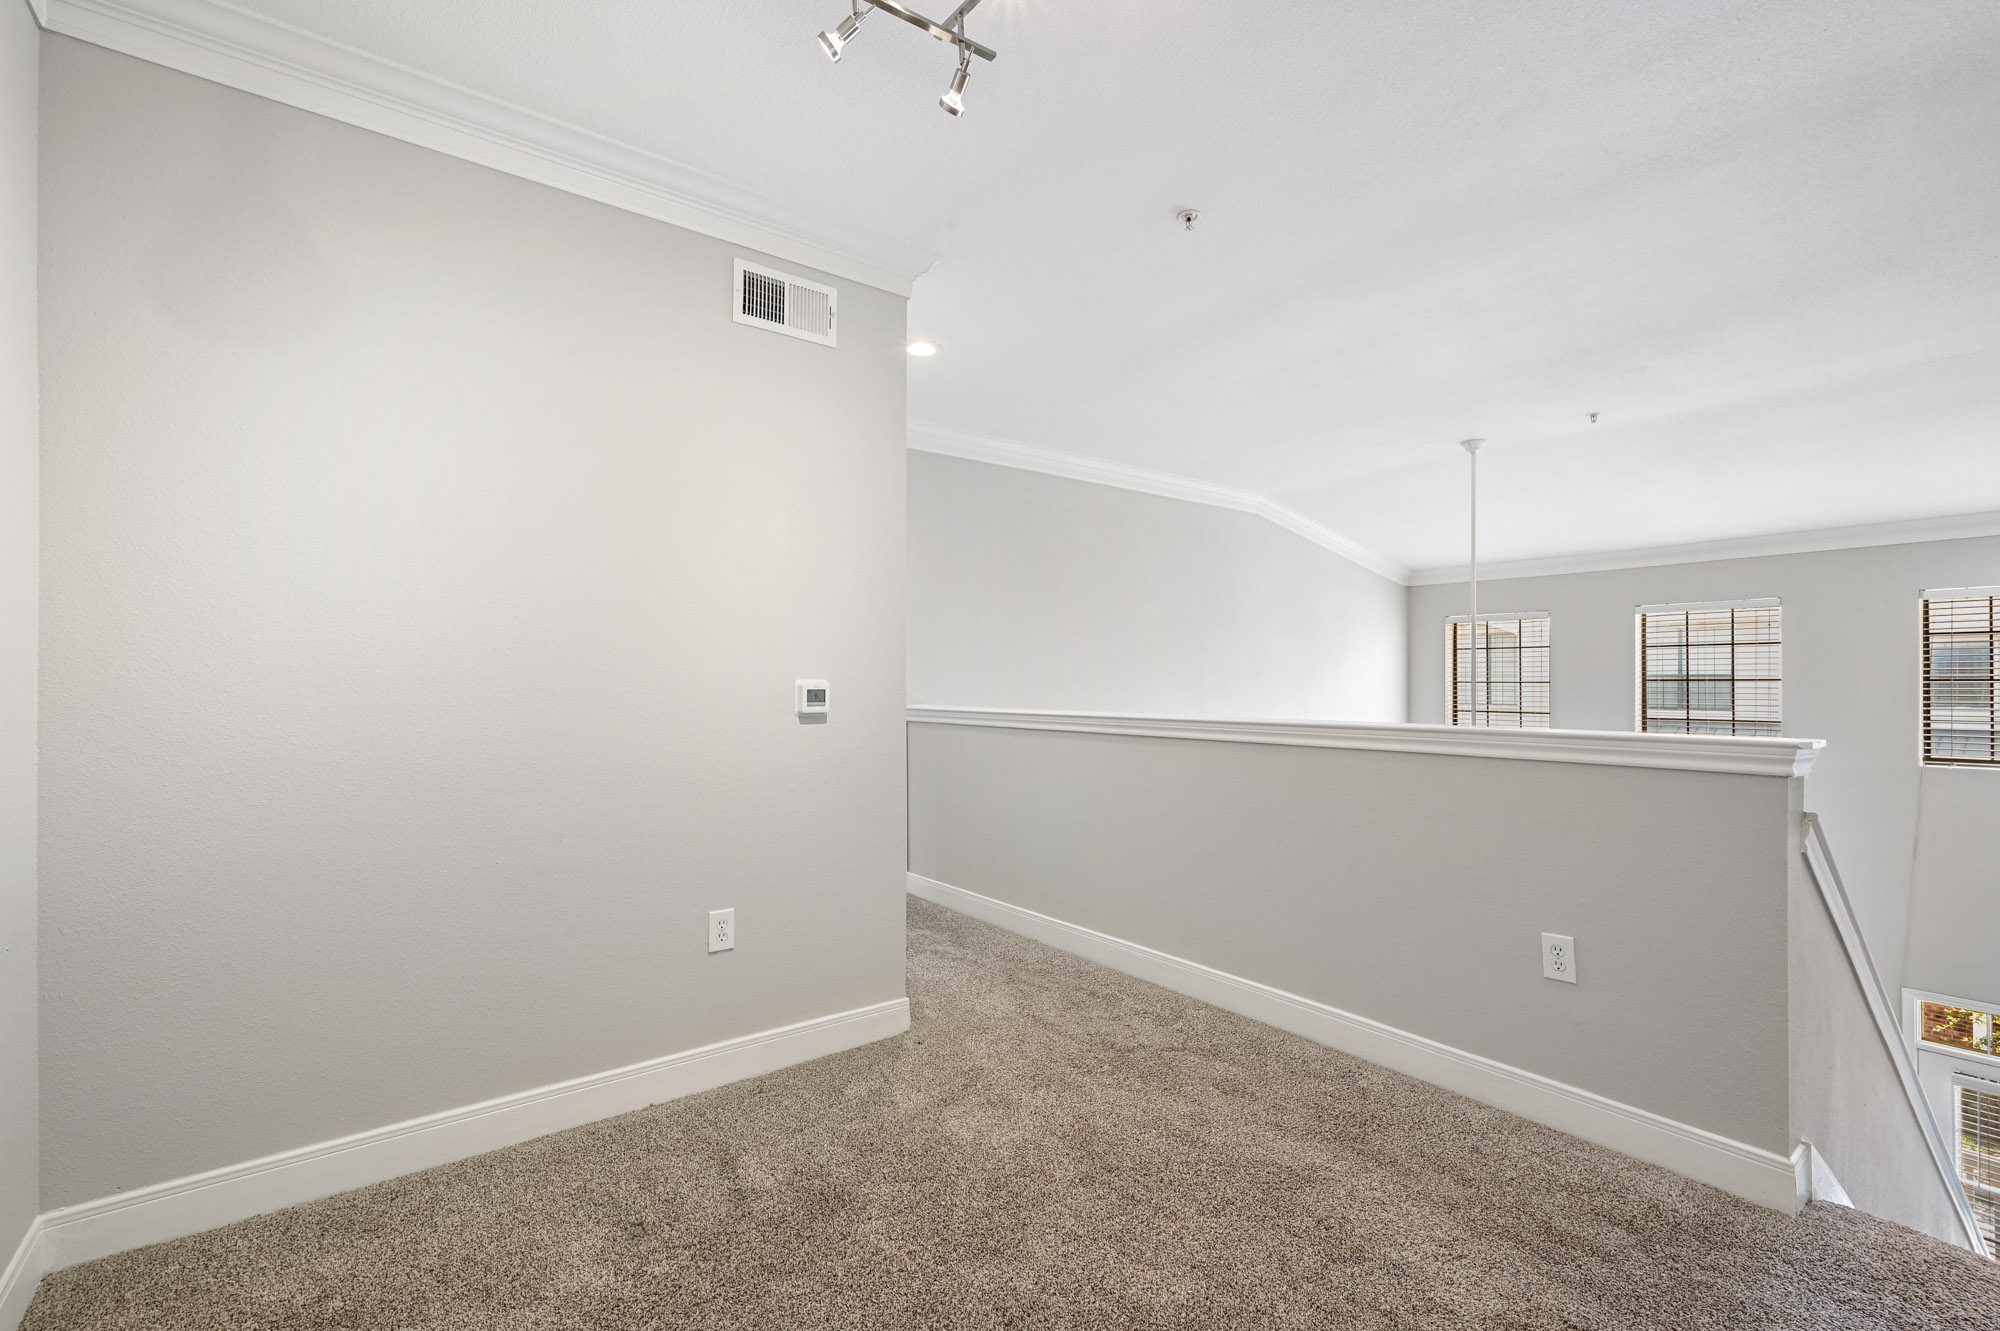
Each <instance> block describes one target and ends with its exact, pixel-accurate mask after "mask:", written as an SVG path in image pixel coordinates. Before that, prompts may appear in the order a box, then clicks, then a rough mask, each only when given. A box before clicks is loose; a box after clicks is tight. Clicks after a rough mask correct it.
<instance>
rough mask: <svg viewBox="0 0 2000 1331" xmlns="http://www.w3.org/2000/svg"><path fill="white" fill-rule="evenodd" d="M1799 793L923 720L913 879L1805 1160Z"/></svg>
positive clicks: (913, 761) (1559, 767)
mask: <svg viewBox="0 0 2000 1331" xmlns="http://www.w3.org/2000/svg"><path fill="white" fill-rule="evenodd" d="M1794 786H1795V783H1794V782H1791V781H1788V780H1786V779H1784V778H1779V777H1754V776H1727V775H1719V774H1714V773H1700V772H1668V771H1657V770H1650V769H1640V768H1617V767H1602V766H1585V765H1580V764H1570V763H1548V762H1529V761H1520V760H1498V759H1482V758H1455V757H1439V756H1434V755H1427V754H1407V753H1369V752H1362V751H1357V750H1342V749H1311V748H1296V747H1287V746H1279V745H1261V744H1236V743H1216V742H1204V741H1193V740H1164V739H1148V738H1138V737H1126V736H1108V735H1088V734H1060V733H1051V732H1046V731H1028V730H998V729H980V728H974V727H958V726H938V725H925V724H921V723H919V724H913V725H911V727H910V788H911V794H912V802H911V810H910V867H911V869H912V870H913V871H914V872H916V873H918V874H922V875H924V876H925V877H928V878H934V879H937V880H939V881H941V882H945V883H950V884H952V885H954V886H956V887H961V888H966V889H969V890H970V891H973V892H978V893H981V894H983V895H986V896H990V897H995V898H997V899H999V900H1001V901H1005V902H1009V903H1011V904H1013V905H1016V906H1023V907H1026V908H1027V909H1029V910H1034V911H1039V912H1041V913H1043V914H1045V915H1051V916H1054V917H1056V918H1057V919H1060V920H1065V921H1068V922H1069V923H1071V924H1079V925H1082V926H1084V927H1086V928H1089V929H1096V930H1099V931H1101V932H1103V933H1107V934H1111V935H1113V936H1115V937H1118V938H1123V939H1127V940H1129V941H1131V942H1135V943H1140V944H1143V945H1145V946H1147V947H1152V948H1156V949H1158V950H1160V951H1163V952H1167V953H1170V954H1172V955H1174V956H1179V957H1184V958H1188V959H1190V960H1193V961H1198V962H1201V963H1202V964H1204V965H1208V966H1213V967H1216V968H1218V969H1220V970H1223V971H1227V972H1229V973H1231V974H1234V975H1240V976H1244V977H1247V978H1249V979H1252V980H1257V981H1260V982H1262V983H1264V984H1269V985H1275V986H1277V987H1278V988H1280V989H1284V990H1287V991H1289V992H1291V993H1295V994H1300V995H1303V996H1305V997H1307V998H1312V999H1316V1000H1318V1001H1320V1002H1322V1003H1329V1004H1332V1005H1333V1006H1335V1007H1338V1008H1343V1009H1345V1010H1347V1011H1349V1012H1355V1013H1359V1014H1361V1015H1362V1016H1366V1017H1372V1018H1374V1019H1376V1020H1378V1021H1383V1022H1387V1023H1388V1024H1390V1025H1392V1026H1395V1027H1397V1028H1399V1029H1402V1030H1406V1031H1413V1032H1415V1033H1416V1034H1418V1035H1423V1036H1428V1037H1430V1038H1431V1039H1434V1040H1440V1041H1442V1042H1444V1043H1446V1044H1449V1045H1452V1046H1455V1047H1457V1048H1460V1049H1466V1050H1470V1051H1472V1052H1473V1053H1477V1054H1483V1055H1485V1056H1487V1057H1489V1058H1495V1059H1499V1060H1500V1061H1502V1062H1504V1063H1508V1064H1511V1065H1512V1066H1514V1067H1519V1068H1526V1069H1528V1070H1530V1071H1532V1072H1538V1073H1541V1074H1542V1075H1544V1076H1548V1077H1554V1078H1556V1079H1558V1080H1560V1081H1563V1082H1567V1083H1569V1084H1570V1085H1573V1086H1581V1087H1583V1088H1585V1089H1587V1090H1591V1091H1595V1092H1597V1093H1598V1094H1600V1095H1608V1096H1611V1097H1612V1098H1614V1099H1617V1100H1620V1101H1623V1102H1624V1103H1626V1104H1631V1105H1637V1106H1639V1107H1641V1108H1644V1109H1650V1110H1652V1111H1654V1112H1656V1113H1660V1114H1665V1115H1667V1116H1668V1117H1670V1118H1674V1119H1677V1120H1679V1121H1681V1122H1683V1123H1691V1124H1694V1125H1696V1126H1698V1127H1702V1128H1707V1129H1708V1130H1710V1131H1712V1132H1718V1133H1721V1134H1723V1135H1724V1136H1727V1137H1731V1138H1734V1139H1736V1140H1738V1141H1742V1142H1748V1143H1750V1144H1752V1145H1755V1146H1761V1147H1764V1148H1766V1149H1768V1150H1772V1151H1778V1152H1788V1151H1790V1149H1791V1147H1792V1141H1791V1138H1790V1132H1789V1120H1788V1105H1787V1075H1786V1043H1787V1041H1786V1033H1785V1029H1784V1023H1783V1022H1782V1021H1744V1020H1743V1019H1742V1018H1743V1014H1744V1013H1746V1012H1764V1013H1782V1012H1783V1011H1784V1010H1785V1005H1786V948H1787V937H1786V927H1787V921H1786V892H1787V884H1788V879H1789V875H1790V869H1791V865H1792V862H1793V857H1792V856H1791V855H1790V854H1788V846H1789V845H1790V844H1791V842H1792V838H1791V823H1792V819H1791V816H1790V812H1789V811H1790V809H1791V807H1792V800H1793V798H1794ZM1691 824H1692V825H1695V826H1699V827H1701V828H1702V829H1704V833H1705V835H1704V837H1703V838H1701V839H1700V840H1695V839H1693V838H1689V837H1686V836H1683V835H1681V834H1680V832H1681V829H1683V828H1685V827H1687V826H1689V825H1691ZM1551 846H1559V847H1560V849H1561V853H1560V854H1551V853H1550V851H1549V848H1550V847H1551ZM1543 931H1547V932H1550V933H1566V934H1570V935H1572V936H1573V937H1575V939H1576V943H1577V962H1578V983H1577V984H1575V985H1567V984H1558V983H1555V982H1553V981H1550V980H1545V979H1543V978H1542V972H1541V934H1542V932H1543Z"/></svg>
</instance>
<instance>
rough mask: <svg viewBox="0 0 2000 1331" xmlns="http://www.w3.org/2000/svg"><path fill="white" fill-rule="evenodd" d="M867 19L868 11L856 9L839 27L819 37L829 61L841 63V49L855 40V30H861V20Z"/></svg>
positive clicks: (821, 47)
mask: <svg viewBox="0 0 2000 1331" xmlns="http://www.w3.org/2000/svg"><path fill="white" fill-rule="evenodd" d="M867 17H868V11H867V10H865V9H856V10H855V11H854V12H853V13H852V14H849V15H848V16H847V17H846V18H844V19H842V20H841V21H840V26H839V27H837V28H835V29H834V30H833V31H831V32H822V33H821V34H820V35H819V45H820V49H821V50H822V51H825V52H826V58H827V59H829V60H831V61H833V63H834V64H836V65H837V64H839V63H840V51H841V48H842V47H844V46H846V45H847V44H848V43H849V42H851V41H853V40H854V32H855V29H857V28H859V27H860V26H861V20H862V19H864V18H867Z"/></svg>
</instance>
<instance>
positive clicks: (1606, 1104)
mask: <svg viewBox="0 0 2000 1331" xmlns="http://www.w3.org/2000/svg"><path fill="white" fill-rule="evenodd" d="M909 891H910V894H911V895H912V896H916V897H921V898H923V899H924V900H926V901H932V902H936V903H937V904H938V905H940V906H946V907H949V908H951V909H953V910H956V911H959V912H961V913H963V914H966V915H970V916H972V917H973V918H974V919H979V920H984V921H986V922H987V923H988V924H994V925H998V926H999V927H1000V928H1002V929H1007V930H1010V931H1012V932H1014V933H1017V934H1022V935H1025V936H1026V937H1029V938H1032V939H1034V940H1036V941H1037V942H1041V943H1047V944H1048V945H1049V946H1051V947H1056V948H1060V949H1062V950H1063V951H1065V952H1069V953H1073V954H1075V955H1077V956H1080V957H1085V958H1088V959H1089V960H1091V961H1095V962H1097V963H1098V964H1100V965H1103V966H1109V967H1111V968H1112V969H1113V970H1117V971H1123V972H1124V973H1125V974H1127V975H1131V976H1136V977H1137V978H1139V979H1141V980H1147V981H1150V982H1151V983H1153V984H1157V985H1160V986H1162V987H1163V988H1167V989H1171V990H1173V991H1174V992H1175V993H1179V994H1185V995H1187V996H1188V997H1189V998H1193V999H1197V1000H1199V1001H1201V1002H1203V1003H1208V1004H1211V1005H1213V1006H1215V1007H1219V1008H1223V1009H1225V1010H1227V1011H1230V1012H1234V1013H1236V1014H1238V1015H1239V1016H1244V1017H1248V1018H1250V1019H1251V1020H1252V1021H1261V1022H1263V1023H1264V1024H1265V1025H1267V1026H1275V1027H1277V1028H1278V1029H1279V1030H1282V1031H1290V1032H1291V1033H1292V1034H1294V1035H1298V1036H1303V1037H1304V1038H1306V1039H1308V1040H1311V1041H1313V1042H1315V1043H1317V1044H1323V1045H1326V1046H1328V1047H1329V1048H1333V1049H1338V1050H1341V1051H1342V1052H1344V1053H1348V1054H1352V1055H1354V1056H1355V1057H1356V1058H1362V1059H1366V1060H1367V1061H1369V1062H1370V1063H1375V1064H1378V1065H1380V1066H1382V1067H1385V1068H1393V1069H1394V1070H1395V1071H1397V1072H1401V1073H1404V1074H1405V1075H1407V1076H1411V1077H1416V1078H1418V1079H1419V1080H1421V1081H1427V1082H1429V1083H1431V1084H1432V1085H1433V1086H1442V1087H1444V1088H1445V1089H1446V1090H1449V1091H1456V1092H1457V1093H1459V1094H1460V1095H1465V1096H1470V1097H1471V1098H1472V1099H1474V1100H1478V1101H1481V1102H1483V1103H1485V1104H1489V1105H1493V1106H1496V1107H1497V1108H1500V1109H1504V1110H1507V1111H1508V1112H1509V1113H1513V1114H1519V1115H1520V1116H1521V1117H1522V1118H1526V1119H1531V1120H1533V1121H1534V1122H1536V1123H1542V1124H1546V1125H1547V1126H1549V1127H1552V1128H1555V1129H1557V1130H1558V1131H1561V1132H1567V1133H1569V1134H1570V1135H1571V1136H1574V1137H1581V1138H1583V1139H1584V1140H1585V1141H1589V1142H1595V1143H1597V1144H1598V1145H1599V1146H1604V1147H1608V1148H1610V1149H1611V1150H1614V1151H1618V1152H1620V1153H1621V1154H1624V1155H1629V1156H1631V1157H1633V1158H1634V1159H1636V1160H1644V1161H1646V1162H1647V1163H1648V1164H1654V1165H1659V1166H1660V1167H1661V1168H1663V1169H1670V1170H1672V1171H1673V1172H1674V1173H1676V1174H1680V1175H1682V1176H1684V1177H1687V1178H1691V1179H1695V1180H1697V1181H1698V1182H1702V1183H1706V1184H1709V1185H1710V1186H1712V1187H1717V1188H1721V1189H1723V1190H1724V1191H1725V1192H1732V1193H1734V1194H1736V1195H1737V1196H1738V1197H1743V1198H1746V1199H1748V1200H1749V1201H1753V1202H1756V1203H1758V1204H1759V1205H1761V1206H1768V1207H1770V1208H1771V1209H1773V1210H1776V1211H1785V1212H1794V1211H1796V1210H1797V1209H1798V1205H1799V1172H1800V1171H1799V1166H1798V1164H1796V1163H1795V1162H1794V1161H1793V1160H1792V1159H1790V1158H1788V1157H1786V1156H1782V1155H1779V1154H1777V1153H1776V1152H1774V1151H1766V1150H1763V1149H1761V1148H1760V1147H1756V1146H1751V1145H1749V1144H1747V1143H1744V1142H1739V1141H1735V1140H1733V1139H1731V1138H1728V1137H1724V1136H1721V1135H1720V1134H1718V1133H1713V1132H1709V1131H1708V1130H1706V1129H1704V1128H1697V1127H1694V1126H1693V1125H1691V1124H1687V1123H1682V1122H1680V1121H1679V1120H1677V1119H1671V1118H1668V1117H1666V1116H1665V1115H1663V1114H1656V1113H1653V1112H1652V1111H1651V1110H1648V1109H1640V1108H1638V1107H1637V1106H1635V1105H1628V1104H1625V1103H1623V1102H1621V1101H1618V1100H1613V1099H1611V1098H1610V1097H1608V1096H1603V1095H1599V1094H1597V1093H1596V1092H1595V1091H1587V1090H1584V1089H1583V1088H1581V1087H1578V1086H1571V1085H1569V1084H1567V1083H1565V1082H1560V1081H1557V1080H1555V1079H1554V1078H1553V1077H1545V1076H1542V1075H1541V1074H1540V1073H1537V1072H1529V1071H1527V1070H1526V1069H1524V1068H1517V1067H1514V1066H1512V1065H1510V1064H1506V1063H1502V1062H1500V1061H1498V1060H1497V1059H1491V1058H1487V1057H1485V1056H1483V1055H1480V1054H1474V1053H1470V1052H1468V1051H1467V1050H1464V1049H1459V1048H1456V1047H1454V1046H1452V1045H1448V1044H1444V1043H1441V1042H1440V1041H1437V1040H1432V1039H1428V1038H1426V1037H1425V1036H1421V1035H1413V1034H1411V1033H1410V1032H1408V1031H1404V1030H1398V1029H1397V1028H1396V1027H1394V1026H1390V1025H1388V1024H1387V1023H1385V1022H1380V1021H1376V1020H1374V1019H1373V1018H1370V1017H1363V1016H1358V1015H1356V1014H1355V1013H1352V1012H1345V1011H1342V1010H1341V1009H1339V1008H1336V1007H1331V1006H1329V1005H1327V1004H1325V1003H1320V1002H1316V1001H1315V1000H1313V999H1310V998H1302V997H1300V996H1299V995H1297V994H1292V993H1287V992H1285V991H1284V990H1282V989H1276V988H1273V987H1272V986H1270V985H1267V984H1260V983H1258V982H1257V981H1255V980H1246V979H1244V978H1243V977H1242V976H1240V975H1231V974H1229V973H1228V972H1227V971H1219V970H1216V969H1215V968H1213V967H1211V966H1204V965H1202V964H1201V963H1199V962H1195V961H1189V960H1187V959H1185V958H1183V957H1176V956H1174V955H1172V954H1171V953H1167V952H1160V951H1157V950H1155V949H1153V948H1150V947H1146V946H1144V945H1142V944H1139V943H1132V942H1127V941H1126V940H1125V939H1122V938H1116V937H1113V936H1112V935H1110V934H1104V933H1099V932H1097V931H1096V930H1095V929H1086V928H1083V927H1082V926H1081V925H1075V924H1071V923H1069V922H1068V921H1066V920H1058V919H1056V918H1054V917H1053V916H1049V915H1043V914H1040V913H1039V912H1036V911H1032V910H1027V909H1024V908H1023V907H1020V906H1015V905H1011V904H1009V903H1007V902H1004V901H997V900H995V899H994V898H992V897H987V896H981V895H980V894H979V893H977V892H970V891H967V890H966V889H965V888H962V887H954V886H952V885H951V884H949V883H940V882H938V881H937V880H936V879H933V878H925V877H923V876H921V875H919V874H914V873H913V874H911V875H910V876H909Z"/></svg>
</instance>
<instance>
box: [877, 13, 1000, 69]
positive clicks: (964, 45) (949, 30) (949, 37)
mask: <svg viewBox="0 0 2000 1331" xmlns="http://www.w3.org/2000/svg"><path fill="white" fill-rule="evenodd" d="M868 3H871V4H872V5H873V6H874V7H875V8H876V9H879V10H881V11H882V12H883V13H884V14H894V15H895V16H896V17H897V18H899V19H901V20H903V22H905V23H907V24H909V25H910V26H911V27H913V28H922V29H923V30H924V31H925V32H928V33H929V34H930V35H931V36H933V37H935V38H937V39H938V40H939V41H941V42H950V43H951V44H952V45H953V46H956V47H958V49H959V50H961V51H970V52H971V53H972V54H974V55H976V56H978V57H979V58H980V59H981V60H997V59H999V52H997V51H995V50H994V49H993V48H992V47H990V46H981V45H980V44H979V43H978V42H975V41H973V40H972V38H970V37H968V36H966V35H965V16H966V15H967V14H970V13H971V12H972V11H973V9H974V8H976V7H977V6H978V4H979V0H965V3H963V4H961V5H960V6H959V7H958V8H957V9H954V10H952V11H951V17H950V18H948V19H946V20H945V21H944V22H942V23H933V22H931V20H929V19H927V18H925V17H924V16H923V15H922V14H919V13H918V12H917V11H916V10H914V9H910V8H907V7H905V6H903V5H900V4H898V3H896V0H868Z"/></svg>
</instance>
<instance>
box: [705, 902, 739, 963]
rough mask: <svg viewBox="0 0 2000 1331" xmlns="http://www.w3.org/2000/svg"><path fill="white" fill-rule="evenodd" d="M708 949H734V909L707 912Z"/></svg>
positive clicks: (711, 950) (732, 950) (717, 950)
mask: <svg viewBox="0 0 2000 1331" xmlns="http://www.w3.org/2000/svg"><path fill="white" fill-rule="evenodd" d="M708 950H709V951H710V952H734V951H735V950H736V911H735V909H734V908H733V907H732V908H731V909H729V910H712V911H710V912H709V913H708Z"/></svg>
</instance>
